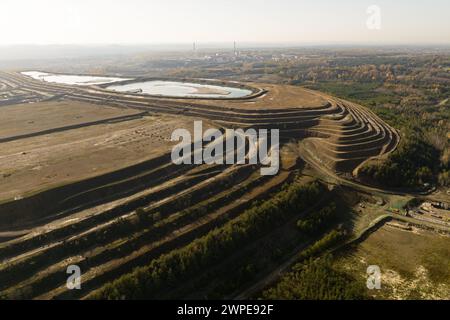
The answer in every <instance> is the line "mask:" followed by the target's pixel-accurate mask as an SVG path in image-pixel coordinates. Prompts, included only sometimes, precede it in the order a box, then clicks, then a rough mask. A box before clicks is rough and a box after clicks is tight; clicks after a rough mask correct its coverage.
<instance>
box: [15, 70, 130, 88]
mask: <svg viewBox="0 0 450 320" xmlns="http://www.w3.org/2000/svg"><path fill="white" fill-rule="evenodd" d="M22 74H23V75H25V76H28V77H31V78H33V79H36V80H42V81H46V82H53V83H62V84H70V85H77V86H89V85H96V84H105V83H112V82H117V81H124V80H131V79H125V78H114V77H97V76H80V75H72V74H52V73H46V72H40V71H26V72H22Z"/></svg>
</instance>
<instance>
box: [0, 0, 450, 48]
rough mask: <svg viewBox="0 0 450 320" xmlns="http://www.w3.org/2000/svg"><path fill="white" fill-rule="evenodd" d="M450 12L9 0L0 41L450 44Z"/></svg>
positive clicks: (332, 4) (200, 0) (415, 4)
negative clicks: (376, 17) (377, 13)
mask: <svg viewBox="0 0 450 320" xmlns="http://www.w3.org/2000/svg"><path fill="white" fill-rule="evenodd" d="M371 5H376V6H378V7H379V8H380V9H381V24H380V27H381V28H380V29H379V30H373V29H370V28H368V27H367V25H366V22H367V20H368V18H369V14H368V12H367V9H368V8H369V7H370V6H371ZM448 12H450V3H449V2H448V1H445V0H430V1H420V0H412V1H406V0H398V1H395V2H393V1H387V0H381V1H373V0H369V1H367V0H361V1H359V0H358V1H351V0H343V1H339V2H337V1H332V0H316V1H314V2H311V1H294V0H278V1H275V0H267V1H264V3H262V2H261V1H255V0H247V1H245V2H243V1H240V2H239V1H237V0H230V1H206V0H197V1H195V2H190V3H187V2H186V1H183V0H166V1H162V0H152V1H144V0H129V1H126V2H125V1H120V0H112V1H111V0H109V1H107V0H90V1H88V0H59V1H58V0H41V1H32V0H14V1H13V0H4V1H2V2H1V3H0V27H1V29H2V30H6V31H7V32H3V33H2V37H1V39H0V45H3V46H4V45H20V44H39V45H49V44H77V45H80V44H84V45H86V44H97V45H98V44H120V45H137V44H171V43H172V44H173V43H192V42H194V41H195V42H198V43H226V42H232V41H238V42H241V43H271V44H274V45H275V44H365V45H386V44H450V19H448V18H447V14H448Z"/></svg>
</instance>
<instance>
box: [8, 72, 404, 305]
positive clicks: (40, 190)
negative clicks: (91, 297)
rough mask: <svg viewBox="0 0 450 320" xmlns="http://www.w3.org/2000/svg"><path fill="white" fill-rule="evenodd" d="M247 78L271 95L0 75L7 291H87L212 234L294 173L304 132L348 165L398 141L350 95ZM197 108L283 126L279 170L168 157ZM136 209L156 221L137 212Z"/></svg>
mask: <svg viewBox="0 0 450 320" xmlns="http://www.w3.org/2000/svg"><path fill="white" fill-rule="evenodd" d="M252 86H254V87H255V88H257V89H258V90H255V91H258V92H265V93H264V94H262V95H256V96H254V97H250V98H248V97H247V98H243V99H241V100H238V99H234V100H207V99H171V98H162V97H158V98H155V97H150V96H145V95H138V94H123V93H117V92H111V91H107V90H105V89H102V88H100V87H95V86H92V87H74V86H68V85H59V84H53V83H52V84H51V83H45V82H42V81H36V80H32V79H30V78H27V77H24V76H22V75H20V74H18V73H13V72H1V73H0V114H1V115H2V116H1V117H0V128H1V129H0V145H1V148H0V199H2V200H0V240H1V239H3V242H1V243H0V261H1V263H0V292H1V294H3V295H6V296H7V297H13V298H17V297H22V298H23V297H25V298H82V297H83V296H86V295H88V294H89V292H92V290H95V289H97V288H99V287H100V286H102V285H104V284H105V283H107V282H108V281H110V280H112V279H115V278H117V277H118V276H120V275H122V274H125V273H127V272H130V271H131V270H132V269H133V268H134V267H136V266H140V265H144V264H147V263H149V262H150V261H151V260H152V259H154V258H156V257H158V256H160V255H161V254H163V253H166V252H169V251H170V250H173V249H174V248H177V247H180V246H183V245H185V244H186V243H189V242H190V241H192V239H195V238H197V237H199V236H201V235H204V234H206V233H207V232H208V231H209V230H211V229H212V228H214V227H216V226H219V225H222V224H223V223H225V222H226V221H228V220H229V219H231V218H233V217H235V216H237V215H239V214H240V213H242V212H243V211H244V210H245V208H247V207H248V206H249V205H250V204H251V202H252V201H254V200H255V199H259V198H263V197H265V196H266V195H267V194H268V193H270V192H271V191H272V190H276V189H278V188H279V187H280V186H281V184H283V183H284V182H286V181H288V180H289V179H290V178H291V177H292V175H293V172H294V171H293V170H294V169H295V168H297V165H298V163H299V159H298V158H297V154H296V153H295V152H292V150H290V149H289V148H288V147H287V143H288V142H291V141H300V143H301V146H302V150H304V151H305V152H306V153H307V154H304V155H303V156H302V158H303V159H304V160H305V161H307V162H309V161H311V162H314V163H315V165H317V164H318V165H319V166H323V167H325V168H327V169H328V170H333V171H335V172H339V173H345V174H351V173H352V172H353V173H356V171H357V169H358V167H359V166H360V165H361V164H362V163H363V162H364V161H366V160H368V159H370V158H373V157H380V156H384V155H386V154H387V153H389V152H391V151H393V150H394V149H395V148H396V146H397V144H398V142H399V135H398V133H397V132H396V131H395V130H394V129H393V128H391V127H390V126H388V125H387V124H386V123H384V122H383V121H382V120H381V119H379V118H378V117H377V116H376V115H374V114H373V113H372V112H370V111H369V110H367V109H365V108H364V107H361V106H359V105H356V104H354V103H350V102H347V101H343V100H340V99H336V98H333V97H330V96H327V95H324V94H321V93H318V92H314V91H309V90H305V89H302V88H299V87H294V86H278V85H268V84H252ZM36 101H39V102H38V103H32V104H29V103H28V102H36ZM18 103H22V104H20V105H17V104H18ZM24 103H26V104H24ZM195 119H202V120H206V124H207V125H206V128H208V127H218V128H219V127H220V128H236V127H239V128H249V127H252V128H276V129H280V133H281V137H282V144H283V146H284V147H283V149H282V163H283V165H282V170H281V171H280V173H279V174H278V175H276V176H273V177H272V176H261V175H260V172H259V167H258V166H251V165H245V166H225V165H199V166H188V165H186V166H176V165H174V164H172V162H171V160H170V149H171V147H172V145H173V143H170V134H171V132H172V131H173V130H174V129H175V128H187V129H190V130H192V125H193V121H194V120H195ZM206 128H205V129H206ZM2 139H3V140H2ZM137 209H144V210H145V211H146V212H147V213H155V214H157V216H158V222H157V223H155V224H153V225H143V224H141V223H138V220H139V215H138V213H137ZM138 211H140V210H138ZM69 264H77V265H79V266H80V267H81V268H82V270H83V271H84V272H83V290H82V292H73V291H69V290H67V288H66V286H65V281H66V276H67V275H66V272H65V270H66V267H67V265H69Z"/></svg>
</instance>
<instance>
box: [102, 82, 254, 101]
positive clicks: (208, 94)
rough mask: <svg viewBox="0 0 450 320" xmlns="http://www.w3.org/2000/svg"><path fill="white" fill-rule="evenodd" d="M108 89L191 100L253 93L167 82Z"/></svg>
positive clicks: (211, 86)
mask: <svg viewBox="0 0 450 320" xmlns="http://www.w3.org/2000/svg"><path fill="white" fill-rule="evenodd" d="M107 89H109V90H115V91H119V92H139V93H145V94H150V95H161V96H169V97H189V98H241V97H245V96H248V95H250V94H252V91H251V90H248V89H241V88H234V87H227V86H220V85H210V84H200V83H193V82H180V81H166V80H151V81H144V82H134V83H128V84H123V85H121V84H116V85H111V86H108V87H107Z"/></svg>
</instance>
